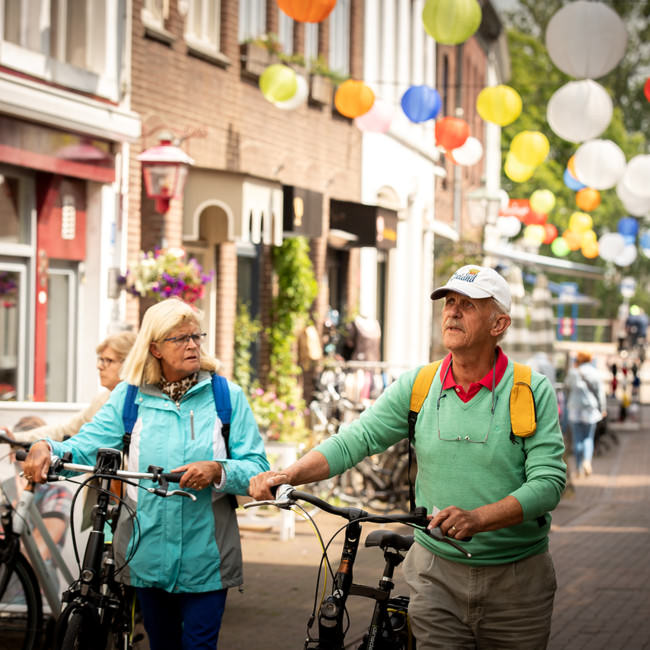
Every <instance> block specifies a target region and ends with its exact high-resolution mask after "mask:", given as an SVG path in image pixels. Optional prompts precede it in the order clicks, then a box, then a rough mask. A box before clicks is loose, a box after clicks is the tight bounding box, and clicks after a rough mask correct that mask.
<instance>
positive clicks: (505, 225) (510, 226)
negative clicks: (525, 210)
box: [496, 217, 521, 238]
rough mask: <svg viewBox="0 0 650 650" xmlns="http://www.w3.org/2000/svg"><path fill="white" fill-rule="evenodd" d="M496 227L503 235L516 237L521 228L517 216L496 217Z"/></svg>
mask: <svg viewBox="0 0 650 650" xmlns="http://www.w3.org/2000/svg"><path fill="white" fill-rule="evenodd" d="M496 227H497V230H498V231H499V232H500V233H501V234H502V235H503V236H504V237H508V238H510V237H516V236H517V235H518V234H519V231H520V230H521V221H519V219H517V217H497V221H496Z"/></svg>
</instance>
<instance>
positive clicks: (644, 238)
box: [639, 230, 650, 257]
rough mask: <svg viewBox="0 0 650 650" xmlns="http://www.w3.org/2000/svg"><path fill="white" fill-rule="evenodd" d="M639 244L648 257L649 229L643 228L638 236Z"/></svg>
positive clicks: (649, 244)
mask: <svg viewBox="0 0 650 650" xmlns="http://www.w3.org/2000/svg"><path fill="white" fill-rule="evenodd" d="M639 246H640V248H641V250H642V251H643V254H644V255H645V256H646V257H650V230H645V231H644V232H642V233H641V236H640V237H639Z"/></svg>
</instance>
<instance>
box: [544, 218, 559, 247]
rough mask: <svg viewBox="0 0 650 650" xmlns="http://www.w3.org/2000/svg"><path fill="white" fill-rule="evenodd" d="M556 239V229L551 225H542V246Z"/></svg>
mask: <svg viewBox="0 0 650 650" xmlns="http://www.w3.org/2000/svg"><path fill="white" fill-rule="evenodd" d="M556 238H557V227H556V226H555V225H554V224H552V223H545V224H544V240H543V241H542V244H550V243H552V242H553V241H555V239H556Z"/></svg>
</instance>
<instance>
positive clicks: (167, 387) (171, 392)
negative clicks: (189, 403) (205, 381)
mask: <svg viewBox="0 0 650 650" xmlns="http://www.w3.org/2000/svg"><path fill="white" fill-rule="evenodd" d="M198 381H199V373H198V372H195V373H193V374H191V375H188V376H187V377H183V379H180V380H179V381H167V380H166V379H165V378H164V377H163V378H161V380H160V383H159V384H158V387H159V388H160V390H161V391H162V392H163V393H165V395H167V396H168V397H169V398H170V399H172V400H174V402H176V403H178V402H180V401H181V398H182V397H183V395H185V393H187V391H188V390H189V389H190V388H192V386H194V385H196V384H197V383H198Z"/></svg>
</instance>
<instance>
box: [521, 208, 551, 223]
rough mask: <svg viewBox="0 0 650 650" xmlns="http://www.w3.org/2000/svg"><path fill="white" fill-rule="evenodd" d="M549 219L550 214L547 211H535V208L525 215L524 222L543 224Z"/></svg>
mask: <svg viewBox="0 0 650 650" xmlns="http://www.w3.org/2000/svg"><path fill="white" fill-rule="evenodd" d="M547 219H548V215H547V214H546V213H545V212H535V210H530V211H529V212H528V213H527V214H526V215H525V216H524V223H525V224H526V225H527V226H543V225H544V224H545V223H546V220H547Z"/></svg>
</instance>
